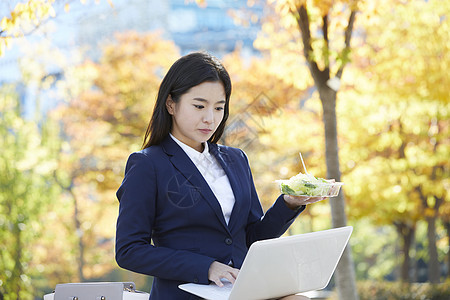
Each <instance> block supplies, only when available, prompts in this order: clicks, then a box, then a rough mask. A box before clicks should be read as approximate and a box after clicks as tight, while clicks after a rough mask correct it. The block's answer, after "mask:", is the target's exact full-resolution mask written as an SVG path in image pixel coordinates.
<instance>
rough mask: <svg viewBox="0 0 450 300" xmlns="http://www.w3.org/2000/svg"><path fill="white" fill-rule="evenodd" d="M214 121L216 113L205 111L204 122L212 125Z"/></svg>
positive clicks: (209, 110)
mask: <svg viewBox="0 0 450 300" xmlns="http://www.w3.org/2000/svg"><path fill="white" fill-rule="evenodd" d="M213 121H214V111H213V110H212V109H207V110H205V114H204V115H203V122H205V123H208V124H209V123H212V122H213Z"/></svg>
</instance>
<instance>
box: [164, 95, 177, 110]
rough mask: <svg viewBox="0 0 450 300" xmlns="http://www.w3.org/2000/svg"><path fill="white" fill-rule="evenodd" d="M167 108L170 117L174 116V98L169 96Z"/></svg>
mask: <svg viewBox="0 0 450 300" xmlns="http://www.w3.org/2000/svg"><path fill="white" fill-rule="evenodd" d="M166 108H167V111H168V112H169V114H170V115H173V112H174V110H175V102H174V101H173V99H172V96H170V95H169V96H167V100H166Z"/></svg>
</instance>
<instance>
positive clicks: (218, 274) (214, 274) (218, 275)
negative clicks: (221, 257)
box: [208, 261, 239, 286]
mask: <svg viewBox="0 0 450 300" xmlns="http://www.w3.org/2000/svg"><path fill="white" fill-rule="evenodd" d="M238 273H239V269H235V268H233V267H230V266H228V265H225V264H223V263H220V262H218V261H214V262H213V263H212V264H211V266H210V267H209V271H208V279H209V280H210V281H212V282H214V283H215V284H216V285H218V286H223V283H222V281H221V279H222V278H224V279H226V280H228V281H229V282H231V283H234V282H235V281H236V278H237V275H238Z"/></svg>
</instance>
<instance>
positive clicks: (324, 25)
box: [322, 15, 330, 74]
mask: <svg viewBox="0 0 450 300" xmlns="http://www.w3.org/2000/svg"><path fill="white" fill-rule="evenodd" d="M322 31H323V40H324V41H325V49H324V51H323V55H324V60H325V70H326V72H327V73H328V74H329V73H330V51H329V50H330V41H329V39H328V15H325V16H323V17H322Z"/></svg>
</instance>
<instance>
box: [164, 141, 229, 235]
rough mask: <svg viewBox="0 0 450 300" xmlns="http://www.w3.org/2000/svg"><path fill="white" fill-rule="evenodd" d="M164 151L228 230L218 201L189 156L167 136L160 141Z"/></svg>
mask: <svg viewBox="0 0 450 300" xmlns="http://www.w3.org/2000/svg"><path fill="white" fill-rule="evenodd" d="M161 146H162V147H163V149H164V151H165V152H166V154H167V155H169V159H170V161H171V162H172V164H173V166H174V167H175V168H176V169H177V170H178V171H179V172H180V173H181V174H182V175H183V176H184V177H185V178H186V180H187V181H188V182H189V183H190V184H191V185H192V186H194V187H197V188H198V189H199V192H200V194H201V195H202V196H203V198H204V199H205V200H206V202H207V203H208V204H209V205H210V206H211V208H212V210H213V211H214V213H215V214H216V216H217V218H218V219H219V220H220V222H221V223H222V224H223V226H224V227H225V228H226V229H227V230H228V226H227V224H226V222H225V218H224V216H223V213H222V208H221V207H220V204H219V201H218V200H217V199H216V196H215V195H214V193H213V192H212V190H211V188H210V187H209V185H208V183H207V182H206V180H205V179H204V178H203V176H202V174H201V173H200V171H199V170H198V169H197V167H196V166H195V165H194V163H193V162H192V161H191V159H190V158H189V156H188V155H187V154H186V153H185V152H184V151H183V149H181V148H180V147H179V146H178V145H177V143H175V141H174V140H173V139H172V138H171V137H170V136H168V137H167V138H166V139H165V140H164V141H163V142H162V143H161Z"/></svg>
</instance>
